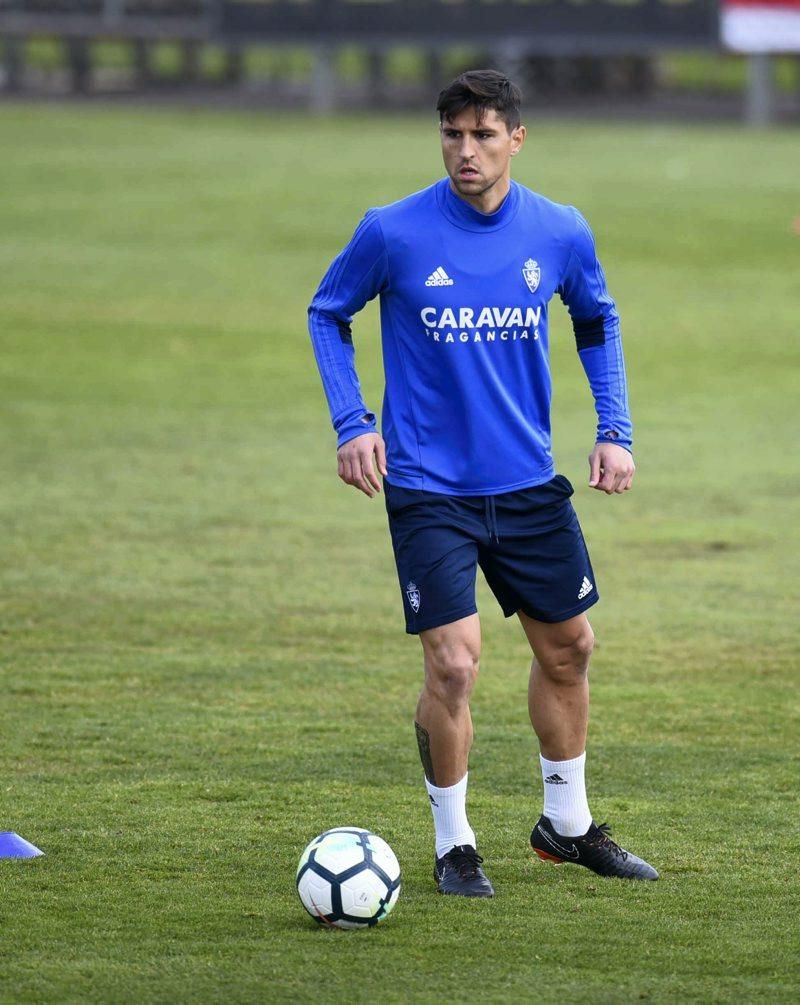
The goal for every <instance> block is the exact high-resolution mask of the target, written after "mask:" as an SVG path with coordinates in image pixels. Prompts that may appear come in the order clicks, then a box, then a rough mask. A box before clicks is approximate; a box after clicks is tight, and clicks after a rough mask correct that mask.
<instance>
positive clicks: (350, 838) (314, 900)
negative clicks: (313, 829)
mask: <svg viewBox="0 0 800 1005" xmlns="http://www.w3.org/2000/svg"><path fill="white" fill-rule="evenodd" d="M297 892H298V893H299V894H300V900H301V901H302V902H303V907H304V908H305V909H306V910H307V911H308V913H309V914H310V915H311V917H312V918H314V919H315V920H316V921H318V922H319V924H321V925H332V926H333V927H334V928H367V927H371V926H372V925H377V924H378V922H379V921H381V920H383V918H385V917H386V915H387V914H388V913H389V912H390V911H391V910H392V908H393V907H394V905H395V904H396V903H397V898H398V897H399V896H400V865H399V863H398V861H397V858H396V857H395V854H394V852H393V851H392V849H391V848H390V847H389V845H388V844H387V843H386V842H385V841H384V840H383V839H382V838H379V837H378V835H377V834H373V833H372V832H371V831H367V830H363V829H362V828H360V827H334V828H333V830H329V831H325V832H324V833H323V834H320V835H318V836H317V837H315V838H314V840H313V841H311V842H310V843H309V844H308V845H307V846H306V849H305V851H304V852H303V854H302V855H301V856H300V864H299V865H298V867H297Z"/></svg>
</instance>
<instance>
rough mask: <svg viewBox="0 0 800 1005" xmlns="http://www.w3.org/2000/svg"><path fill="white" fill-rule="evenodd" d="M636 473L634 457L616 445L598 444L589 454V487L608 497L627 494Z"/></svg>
mask: <svg viewBox="0 0 800 1005" xmlns="http://www.w3.org/2000/svg"><path fill="white" fill-rule="evenodd" d="M635 471H636V465H635V464H634V463H633V457H631V455H630V453H629V452H628V451H627V450H626V449H625V448H624V447H619V446H617V444H616V443H597V444H595V448H594V450H593V451H592V452H591V454H589V487H590V488H593V489H599V491H601V492H605V493H606V495H609V496H610V495H613V494H614V493H615V492H627V491H628V489H629V488H630V487H631V483H632V482H633V476H634V473H635Z"/></svg>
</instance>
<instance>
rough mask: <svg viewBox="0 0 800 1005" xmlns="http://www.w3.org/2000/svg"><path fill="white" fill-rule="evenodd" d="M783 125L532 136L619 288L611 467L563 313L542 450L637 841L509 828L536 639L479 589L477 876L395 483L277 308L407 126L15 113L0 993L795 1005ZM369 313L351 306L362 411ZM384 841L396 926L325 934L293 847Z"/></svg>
mask: <svg viewBox="0 0 800 1005" xmlns="http://www.w3.org/2000/svg"><path fill="white" fill-rule="evenodd" d="M797 142H798V137H797V134H796V133H791V132H784V133H779V132H774V133H762V134H759V135H758V137H757V138H755V137H754V136H753V135H748V134H746V133H744V132H741V131H739V130H735V129H718V130H714V129H705V128H704V129H700V128H689V127H687V128H666V127H649V126H646V125H642V126H636V127H633V126H626V127H621V126H616V125H607V124H602V123H597V124H585V125H576V124H574V123H570V124H565V125H563V126H556V125H546V126H539V125H537V124H536V123H533V128H532V130H531V133H530V135H529V139H528V144H527V147H526V150H525V152H524V153H523V154H522V155H521V156H520V157H519V158H517V160H516V161H515V168H516V169H517V177H518V178H519V180H521V181H523V182H525V183H527V184H529V185H531V186H533V187H535V188H537V189H539V190H540V191H543V192H544V193H546V194H548V195H549V196H551V197H553V198H555V199H558V200H561V201H568V202H572V203H575V204H577V205H579V206H580V207H581V208H582V209H583V210H584V212H585V213H586V214H587V216H588V217H589V219H590V221H591V222H592V224H593V226H594V228H595V230H596V232H597V233H598V235H599V247H600V251H601V255H602V258H603V260H604V263H605V266H606V271H607V273H608V276H609V279H610V284H611V287H612V290H613V291H614V293H615V295H616V297H617V300H618V302H619V306H620V309H621V313H622V317H623V326H624V332H625V337H626V349H627V356H628V365H629V372H630V377H631V387H632V389H631V397H632V407H633V410H634V420H635V422H636V430H637V439H636V447H637V462H638V467H639V470H638V475H637V484H636V488H635V490H634V491H633V492H632V493H630V494H628V495H627V496H626V497H625V498H613V499H609V498H607V497H606V496H601V495H598V494H597V493H592V492H591V491H590V490H589V489H588V488H587V487H586V475H587V468H586V460H585V458H586V455H587V454H588V452H589V450H590V448H591V445H592V437H593V429H594V418H593V412H592V408H591V402H590V396H589V392H588V388H587V387H586V385H585V381H584V379H583V376H582V371H581V370H580V366H579V363H578V360H577V357H576V354H575V351H574V344H572V336H571V332H570V328H569V325H568V323H567V319H566V315H565V312H564V311H563V310H562V309H561V307H560V305H559V306H558V307H554V310H553V327H552V330H553V367H554V373H555V388H556V390H555V414H554V422H555V429H556V441H555V446H556V453H557V460H558V464H559V469H560V470H561V471H562V472H564V473H565V474H566V475H567V476H568V477H569V478H570V479H571V480H572V481H573V482H574V483H575V485H576V488H577V491H576V506H577V508H578V510H579V513H580V515H581V518H582V522H583V524H584V528H585V531H586V534H587V537H588V539H589V543H590V547H591V549H592V553H593V559H594V564H595V569H596V571H597V575H598V580H599V583H600V586H601V590H602V593H603V598H604V599H603V603H601V604H600V605H599V606H598V607H597V608H595V609H594V610H593V613H592V621H593V625H594V628H595V631H596V634H597V639H598V646H597V650H596V655H595V658H594V663H593V678H592V679H593V719H592V726H591V737H590V751H589V764H588V778H589V791H590V800H591V803H592V805H593V808H594V813H595V815H596V817H597V818H598V819H599V820H605V819H608V820H610V821H611V822H612V824H613V825H614V827H615V833H616V834H617V835H618V836H619V837H620V839H621V840H622V841H623V842H624V843H627V844H628V845H629V846H630V847H631V848H633V849H634V850H635V851H637V852H638V853H640V854H642V855H644V856H645V857H647V858H648V859H649V860H651V861H652V862H653V863H654V864H656V865H657V866H658V868H659V869H660V870H661V874H662V880H661V881H660V882H659V883H656V884H647V885H644V884H642V885H625V884H622V883H620V882H615V881H605V882H604V881H602V880H598V879H597V878H596V877H593V876H592V875H590V874H588V873H585V872H584V871H583V870H571V869H570V868H569V867H563V868H561V869H558V868H554V867H552V866H547V865H545V864H544V863H540V862H539V861H538V860H536V859H534V858H533V857H532V856H531V854H530V852H529V850H528V849H527V838H528V833H529V830H530V827H531V824H532V822H533V820H534V819H535V818H536V816H538V813H539V807H540V799H541V793H540V788H541V785H540V780H539V777H538V775H539V773H538V766H537V763H536V761H535V756H534V755H535V748H534V743H533V740H532V737H531V735H530V733H529V729H528V726H527V721H526V708H525V697H524V695H525V684H526V676H527V663H528V657H527V654H526V643H525V641H524V638H523V635H522V632H521V630H520V629H519V627H518V626H517V625H516V624H515V623H512V622H505V621H504V620H503V618H502V616H501V614H500V613H499V611H498V610H497V609H496V608H495V606H494V604H493V602H492V600H491V598H490V596H489V594H488V591H487V590H486V588H485V586H484V585H483V584H482V583H481V584H480V586H479V603H480V605H481V612H482V616H483V626H484V643H485V645H484V658H483V663H482V671H481V674H482V678H481V680H480V682H479V685H478V689H477V692H476V695H475V699H474V717H475V724H476V742H475V748H474V751H473V756H472V762H471V799H470V807H471V819H472V822H473V824H474V826H475V828H476V830H477V831H478V833H479V836H480V839H481V844H482V850H483V853H484V854H485V856H486V858H487V865H488V866H489V869H490V874H491V877H492V879H493V880H494V882H495V885H496V887H497V893H498V896H497V898H496V899H495V900H494V901H492V902H477V903H475V902H463V901H454V900H449V899H443V898H437V896H436V895H435V893H434V891H433V884H432V880H431V877H430V870H431V865H432V825H431V821H430V814H429V810H428V807H427V803H426V799H425V796H424V791H423V788H422V776H421V769H420V767H419V763H418V758H417V753H416V746H415V742H414V736H413V726H412V721H413V708H414V704H415V700H416V694H417V690H418V686H419V681H420V660H419V655H418V648H419V646H418V643H417V641H416V640H414V639H410V638H408V637H406V636H405V634H404V632H403V626H402V612H401V607H400V600H399V594H398V587H397V583H396V580H395V572H394V564H393V560H392V557H391V552H390V545H389V540H388V534H387V530H386V526H385V514H384V512H383V506H382V502H381V500H373V501H369V500H367V499H366V498H365V497H363V496H361V495H359V494H357V493H356V492H355V491H354V490H352V489H346V488H345V487H344V486H343V485H341V484H340V483H339V481H338V479H337V478H336V465H335V456H334V440H333V435H332V432H331V431H330V428H329V424H328V418H327V411H326V408H325V405H324V400H323V396H322V391H321V387H320V385H319V380H318V377H317V375H316V371H315V368H314V364H313V359H312V354H311V350H310V346H309V343H308V339H307V336H306V333H305V307H306V304H307V302H308V300H309V298H310V296H311V294H312V292H313V289H314V287H315V285H316V283H317V281H318V279H319V277H320V275H321V273H322V271H323V270H324V268H325V267H326V265H327V263H328V261H329V260H330V258H331V257H332V256H333V254H334V253H335V252H336V251H337V250H338V249H339V247H340V246H341V245H342V244H343V243H344V242H345V241H346V240H347V238H348V237H349V235H350V233H351V231H352V229H353V227H354V226H355V223H356V222H357V219H358V218H359V217H360V215H361V213H362V212H363V210H364V208H366V207H367V206H370V205H377V204H381V203H384V202H387V201H391V200H392V199H394V198H397V197H399V196H401V195H403V194H405V193H406V192H409V191H412V190H414V189H415V188H420V187H422V186H423V185H425V184H427V183H428V182H429V181H431V180H432V179H434V178H436V177H438V176H439V173H440V162H439V157H438V150H437V139H436V135H435V131H434V127H433V122H432V120H425V119H419V118H411V119H403V118H391V119H386V120H379V119H374V120H370V119H337V120H333V121H330V122H320V121H315V120H311V119H304V118H296V119H291V118H280V117H270V116H259V115H237V116H233V115H226V116H223V115H215V114H205V113H194V114H193V113H188V112H187V113H170V112H153V113H148V112H145V111H141V112H137V111H113V110H108V109H106V110H103V109H100V108H95V109H91V110H86V109H83V110H75V109H71V108H66V107H64V108H55V109H53V108H50V109H47V108H27V107H24V106H17V107H15V106H5V107H3V108H0V147H1V148H2V150H3V154H2V159H0V185H1V186H2V192H3V195H4V197H3V199H2V201H0V410H1V414H2V421H0V436H1V437H2V443H0V527H2V535H0V576H2V579H1V580H0V597H1V604H2V606H1V607H0V653H1V654H2V682H1V683H0V687H1V688H2V695H3V700H2V701H1V702H0V829H2V830H14V831H17V832H18V833H20V834H22V835H23V836H25V837H26V838H28V839H29V840H31V841H33V842H34V843H35V844H37V845H38V846H39V847H41V848H42V849H44V851H45V852H46V855H45V856H44V857H43V858H39V859H36V860H32V861H27V862H21V861H4V862H0V1000H2V1001H3V1002H14V1003H17V1002H27V1003H64V1002H93V1003H94V1002H96V1003H108V1002H120V1003H122V1002H147V1003H151V1002H163V1003H171V1002H217V1001H224V1002H230V1003H234V1002H257V1001H307V1002H312V1001H314V1002H318V1001H320V1000H326V1001H335V1002H340V1001H341V1002H344V1001H354V1002H367V1001H376V1000H378V1001H389V1002H401V1001H420V1002H429V1001H431V1002H432V1001H439V1002H501V1001H503V1002H505V1001H540V1002H576V1003H582V1002H587V1003H588V1002H592V1003H597V1002H628V1001H637V1000H645V1001H653V1002H673V1001H678V1000H681V1001H697V1002H733V1001H737V1002H739V1001H758V1002H790V1001H796V1000H797V999H798V997H799V996H800V970H799V968H798V951H797V950H798V941H799V939H800V930H799V925H798V918H800V895H799V894H798V884H797V862H798V853H800V838H798V829H797V820H798V816H797V814H798V798H797V787H798V786H797V780H798V757H797V735H798V733H797V730H798V719H799V718H800V716H799V715H798V712H800V702H799V701H798V698H799V697H800V686H799V683H798V667H797V641H798V629H797V612H798V606H797V601H798V595H797V594H798V590H797V583H798V571H800V570H798V545H799V544H800V532H799V531H798V524H799V523H800V521H798V507H797V499H798V495H799V494H800V468H799V466H798V452H797V430H798V422H797V395H796V388H797V372H798V371H797V367H798V358H797V357H798V351H797V317H798V303H799V302H800V236H797V234H795V233H793V231H792V221H793V219H794V218H795V217H797V216H798V215H800V179H799V178H798V174H797ZM376 325H377V311H376V310H375V309H369V310H368V311H366V312H365V314H364V315H363V316H362V318H361V320H360V323H359V324H358V325H357V327H356V330H355V337H356V346H357V348H358V350H359V360H360V363H359V365H360V369H361V372H362V376H363V384H364V386H365V390H366V394H367V398H368V401H370V402H371V403H373V406H374V407H377V405H378V404H379V399H380V390H381V381H380V359H379V347H378V340H377V337H376V336H377V328H376ZM345 823H349V824H356V825H359V826H367V827H371V828H373V829H375V830H377V831H378V832H379V833H380V834H382V835H383V836H384V837H385V838H386V839H387V840H389V842H390V843H391V844H392V846H393V847H394V849H395V851H396V852H397V855H398V857H399V859H400V861H401V864H402V867H403V873H404V887H403V893H402V895H401V898H400V902H399V904H398V907H397V908H396V910H395V913H394V914H393V915H392V916H391V918H390V919H389V920H388V921H387V922H386V924H385V925H383V926H381V927H380V928H378V929H375V930H373V931H368V932H360V933H342V932H335V931H328V930H323V929H318V928H317V926H316V925H315V924H314V923H313V922H312V921H311V919H309V918H308V917H307V916H306V915H305V913H304V912H303V910H302V908H301V906H300V904H299V901H298V900H297V898H296V893H295V890H294V869H295V865H296V861H297V858H298V856H299V854H300V852H301V850H302V848H303V846H304V845H305V843H306V842H307V841H308V840H309V839H310V838H311V837H313V835H314V834H316V833H317V832H318V831H320V830H322V829H324V828H326V827H330V826H335V825H340V824H345Z"/></svg>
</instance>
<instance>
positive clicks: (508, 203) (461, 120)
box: [309, 70, 658, 897]
mask: <svg viewBox="0 0 800 1005" xmlns="http://www.w3.org/2000/svg"><path fill="white" fill-rule="evenodd" d="M520 97H521V96H520V92H519V89H518V88H517V87H516V86H515V85H514V84H513V83H512V82H511V81H510V80H508V78H507V77H505V76H504V75H503V74H501V73H498V72H496V71H494V70H474V71H469V72H467V73H463V74H461V75H460V76H459V77H457V78H456V80H454V81H453V82H452V83H451V84H450V85H449V86H448V87H446V88H445V89H444V90H443V91H442V92H441V94H440V95H439V101H438V104H437V110H438V112H439V121H440V136H441V144H442V155H443V158H444V166H445V169H446V172H447V177H446V178H443V179H442V180H440V181H438V182H436V183H435V184H433V185H431V186H430V187H429V188H426V189H424V190H423V191H421V192H417V193H415V194H413V195H410V196H408V197H407V198H405V199H402V200H400V201H399V202H396V203H393V204H392V205H389V206H384V207H382V208H380V209H370V210H368V211H367V213H366V215H365V217H364V218H363V220H362V221H361V222H360V224H359V225H358V227H357V228H356V231H355V233H354V235H353V237H352V239H351V241H350V243H349V244H348V245H347V247H346V248H345V249H344V250H343V251H342V252H341V254H340V255H339V256H338V257H337V258H336V259H335V260H334V262H333V264H332V265H331V267H330V268H329V270H328V272H327V274H326V275H325V277H324V279H323V280H322V283H321V284H320V287H319V289H318V290H317V293H316V295H315V296H314V299H313V301H312V303H311V306H310V308H309V330H310V333H311V340H312V343H313V347H314V352H315V355H316V360H317V364H318V366H319V370H320V374H321V376H322V382H323V385H324V388H325V393H326V395H327V399H328V405H329V407H330V413H331V419H332V422H333V426H334V429H335V430H336V433H337V435H338V462H339V477H340V478H341V479H342V481H344V482H345V483H346V484H347V485H352V486H354V487H355V488H357V489H359V490H360V491H362V492H363V493H364V494H365V495H367V496H369V497H370V498H372V497H373V496H374V495H375V494H376V493H379V492H380V491H381V483H380V480H379V477H378V475H382V476H383V478H384V489H385V499H386V509H387V512H388V518H389V529H390V532H391V538H392V545H393V548H394V554H395V559H396V563H397V571H398V576H399V580H400V590H401V595H402V601H403V605H404V610H405V619H406V630H407V631H408V632H409V633H410V634H416V635H419V638H420V641H421V643H422V650H423V658H424V684H423V688H422V693H421V695H420V698H419V704H418V705H417V712H416V734H417V742H418V745H419V752H420V757H421V759H422V765H423V769H424V772H425V785H426V788H427V792H428V796H429V799H430V805H431V809H432V811H433V819H434V827H435V831H436V855H435V866H434V878H435V880H436V883H437V887H438V889H439V891H440V892H441V893H448V894H456V895H461V896H467V897H491V896H493V894H494V890H493V888H492V884H491V882H490V881H489V879H488V877H487V876H486V874H485V873H484V871H483V869H482V862H483V858H482V857H481V856H480V855H479V854H478V852H477V849H476V839H475V834H474V831H473V830H472V828H471V827H470V825H469V821H468V819H467V813H466V792H467V777H468V775H467V769H468V763H467V762H468V755H469V751H470V747H471V745H472V719H471V717H470V709H469V699H470V694H471V692H472V689H473V686H474V684H475V679H476V675H477V673H478V662H479V659H480V650H481V634H480V623H479V619H478V614H477V608H476V604H475V576H476V566H477V565H480V567H481V569H482V570H483V573H484V575H485V577H486V581H487V583H488V584H489V587H490V588H491V590H492V592H493V593H494V595H495V597H496V598H497V600H498V602H499V603H500V606H501V607H502V609H503V612H504V614H505V615H506V617H510V616H511V615H516V616H517V617H518V618H519V620H520V622H521V623H522V627H523V629H524V631H525V634H526V635H527V638H528V641H529V642H530V646H531V650H532V652H533V662H532V665H531V673H530V684H529V690H528V707H529V712H530V720H531V724H532V726H533V729H534V730H535V732H536V735H537V737H538V739H539V747H540V766H541V771H542V779H543V784H544V809H543V813H542V815H541V817H540V818H539V820H538V822H537V823H536V825H535V826H534V828H533V832H532V834H531V845H532V846H533V849H534V851H535V852H536V853H537V854H538V855H539V856H540V857H541V858H543V859H549V860H552V861H555V862H573V863H576V864H578V865H584V866H587V867H588V868H589V869H591V870H593V871H594V872H596V873H598V874H600V875H602V876H618V877H622V878H625V879H657V878H658V873H657V872H656V870H655V869H654V868H652V866H650V865H648V864H647V863H646V862H644V861H642V860H641V859H640V858H637V857H636V856H635V855H633V854H631V853H630V852H628V851H625V850H624V849H623V848H621V847H620V846H619V845H618V844H617V843H616V842H614V841H613V840H612V839H611V837H610V836H609V829H608V827H607V825H605V824H601V825H600V826H597V825H596V824H595V823H594V821H593V820H592V815H591V813H590V811H589V806H588V802H587V798H586V788H585V784H584V761H585V756H586V755H585V749H586V731H587V722H588V710H589V685H588V680H587V670H588V665H589V656H590V654H591V651H592V644H593V640H594V639H593V635H592V629H591V627H590V625H589V621H588V619H587V617H586V610H587V609H588V608H589V607H591V606H592V604H594V603H596V601H597V599H598V592H597V585H596V579H595V574H594V572H593V570H592V566H591V564H590V561H589V555H588V552H587V550H586V545H585V543H584V539H583V535H582V533H581V528H580V525H579V524H578V520H577V517H576V515H575V511H574V509H573V507H572V504H571V502H570V496H571V495H572V493H573V489H572V486H571V485H570V483H569V482H568V481H567V479H566V478H565V477H564V476H563V475H558V474H556V472H555V468H554V466H553V459H552V455H551V445H550V371H549V360H548V332H547V308H548V302H549V301H550V299H551V298H552V296H553V295H554V294H555V293H558V295H559V296H560V297H561V299H562V300H563V302H564V303H565V304H566V306H567V309H568V310H569V314H570V317H571V319H572V324H573V329H574V332H575V340H576V344H577V350H578V353H579V356H580V359H581V363H582V364H583V368H584V370H585V372H586V376H587V378H588V382H589V385H590V387H591V391H592V394H593V395H594V400H595V406H596V410H597V416H598V425H597V435H596V438H595V444H594V448H593V449H592V452H591V455H590V457H589V470H590V475H589V485H590V486H591V487H592V488H593V489H596V490H598V491H599V492H604V493H606V494H607V495H614V494H620V493H624V492H627V491H628V489H630V487H631V483H632V480H633V475H634V464H633V457H632V454H631V442H632V441H631V433H632V429H631V420H630V416H629V412H628V399H627V390H626V380H625V368H624V363H623V356H622V346H621V341H620V331H619V318H618V315H617V311H616V308H615V306H614V301H613V300H612V299H611V297H610V296H609V293H608V291H607V289H606V280H605V276H604V275H603V270H602V268H601V266H600V263H599V262H598V260H597V255H596V252H595V246H594V239H593V237H592V232H591V230H590V229H589V225H588V224H587V223H586V220H585V219H584V218H583V217H582V216H581V214H580V213H579V212H578V211H577V210H576V209H574V208H573V207H571V206H562V205H558V204H557V203H554V202H551V201H550V200H549V199H546V198H544V197H543V196H541V195H538V194H536V193H535V192H532V191H530V190H529V189H527V188H525V187H523V186H521V185H518V184H517V183H516V182H513V181H512V180H511V173H510V165H511V159H512V158H513V157H515V156H516V155H517V154H518V153H519V152H520V150H521V149H522V146H523V143H524V141H525V127H524V126H523V125H521V122H520ZM376 296H380V308H381V330H382V341H383V359H384V368H385V377H386V391H385V397H384V402H383V415H382V429H383V437H382V436H381V435H380V434H379V433H378V431H377V425H376V419H375V415H374V414H373V413H372V412H371V411H370V410H369V409H368V408H367V407H366V405H365V404H364V402H363V400H362V395H361V390H360V385H359V380H358V376H357V373H356V369H355V362H354V348H353V340H352V334H351V322H352V319H353V315H354V314H356V313H357V312H358V311H360V310H361V309H362V307H363V306H364V305H365V304H366V303H367V301H369V300H372V299H373V298H374V297H376ZM376 469H377V471H376Z"/></svg>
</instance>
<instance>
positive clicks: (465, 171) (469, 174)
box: [458, 164, 478, 178]
mask: <svg viewBox="0 0 800 1005" xmlns="http://www.w3.org/2000/svg"><path fill="white" fill-rule="evenodd" d="M458 177H459V178H477V177H478V171H477V168H474V167H472V166H471V165H469V164H467V165H465V166H464V167H461V168H459V169H458Z"/></svg>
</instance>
